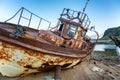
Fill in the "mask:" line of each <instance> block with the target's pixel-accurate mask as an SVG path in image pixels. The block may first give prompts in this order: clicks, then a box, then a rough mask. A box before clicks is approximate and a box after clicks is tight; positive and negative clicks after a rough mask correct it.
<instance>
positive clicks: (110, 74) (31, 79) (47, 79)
mask: <svg viewBox="0 0 120 80" xmlns="http://www.w3.org/2000/svg"><path fill="white" fill-rule="evenodd" d="M119 63H120V62H117V61H96V60H90V61H88V60H85V61H83V62H81V63H80V64H79V65H77V66H74V67H73V68H71V69H67V70H62V72H61V80H120V67H119V66H117V64H119ZM53 77H54V72H53V71H50V72H43V73H35V74H29V75H26V76H22V77H16V78H8V77H3V76H2V75H0V80H54V79H53Z"/></svg>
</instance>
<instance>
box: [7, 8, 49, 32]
mask: <svg viewBox="0 0 120 80" xmlns="http://www.w3.org/2000/svg"><path fill="white" fill-rule="evenodd" d="M24 11H27V12H28V13H30V16H29V18H27V17H25V16H24V15H23V12H24ZM19 13H20V16H19V19H18V22H17V25H20V22H21V19H22V18H23V19H25V20H27V21H28V24H27V25H24V26H27V27H30V25H31V21H32V18H33V16H35V17H37V18H38V19H39V23H38V25H37V30H38V29H39V27H40V25H41V22H42V21H45V22H47V23H48V26H47V27H50V25H51V22H50V21H48V20H46V19H43V18H41V17H39V16H37V15H36V14H34V13H32V12H30V11H29V10H27V9H26V8H24V7H22V8H20V9H19V10H18V11H17V12H16V13H15V15H14V16H13V17H11V18H10V19H8V20H6V21H5V22H8V21H10V20H11V19H13V18H14V17H15V16H17V14H19Z"/></svg>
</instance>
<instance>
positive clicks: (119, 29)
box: [101, 26, 120, 40]
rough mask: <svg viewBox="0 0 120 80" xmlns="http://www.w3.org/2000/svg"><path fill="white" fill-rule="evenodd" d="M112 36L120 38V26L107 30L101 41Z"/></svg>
mask: <svg viewBox="0 0 120 80" xmlns="http://www.w3.org/2000/svg"><path fill="white" fill-rule="evenodd" d="M110 35H112V36H116V37H119V38H120V26H118V27H114V28H109V29H107V30H105V32H104V35H103V37H102V38H101V39H104V40H108V39H109V36H110Z"/></svg>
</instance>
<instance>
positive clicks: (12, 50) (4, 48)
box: [0, 41, 81, 77]
mask: <svg viewBox="0 0 120 80" xmlns="http://www.w3.org/2000/svg"><path fill="white" fill-rule="evenodd" d="M80 61H81V59H80V58H69V57H61V56H60V57H59V56H55V55H48V54H44V53H40V52H36V51H33V50H30V49H25V48H23V47H18V46H13V45H10V44H7V43H5V42H1V41H0V73H1V74H2V75H3V76H9V77H15V76H20V75H25V74H29V73H34V72H40V71H44V70H43V69H47V67H49V66H56V65H60V66H62V68H69V67H72V66H74V65H76V64H77V63H79V62H80Z"/></svg>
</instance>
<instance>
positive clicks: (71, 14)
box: [61, 8, 91, 28]
mask: <svg viewBox="0 0 120 80" xmlns="http://www.w3.org/2000/svg"><path fill="white" fill-rule="evenodd" d="M61 18H66V19H69V20H73V21H75V22H77V23H78V22H79V23H80V24H81V25H82V26H84V27H85V28H88V27H89V26H90V23H91V21H90V19H89V18H88V16H87V14H85V13H83V12H80V11H74V10H71V9H66V8H64V9H63V12H62V14H61Z"/></svg>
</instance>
